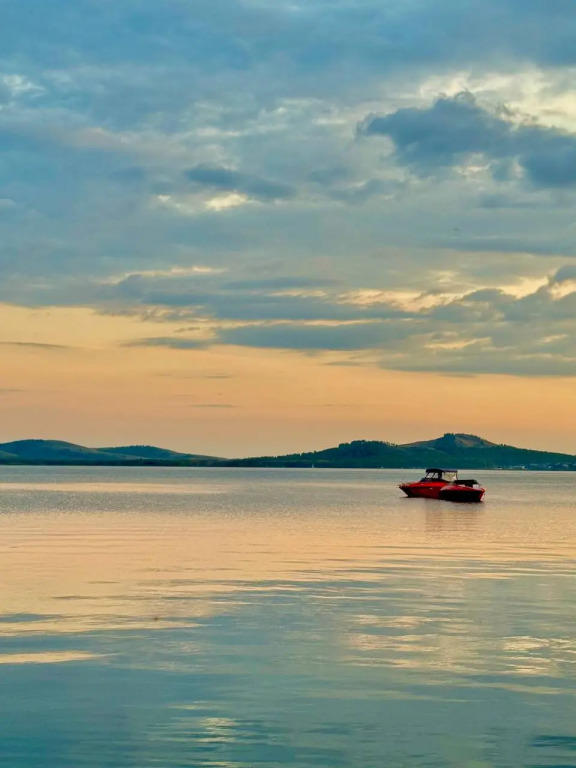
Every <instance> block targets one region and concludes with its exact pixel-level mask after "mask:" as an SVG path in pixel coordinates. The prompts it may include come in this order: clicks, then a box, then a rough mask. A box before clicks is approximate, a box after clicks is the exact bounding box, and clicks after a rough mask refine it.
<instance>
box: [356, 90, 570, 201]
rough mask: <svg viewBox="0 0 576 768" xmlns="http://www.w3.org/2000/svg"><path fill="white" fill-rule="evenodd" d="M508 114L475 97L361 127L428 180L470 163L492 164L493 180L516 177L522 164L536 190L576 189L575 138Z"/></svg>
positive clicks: (440, 102)
mask: <svg viewBox="0 0 576 768" xmlns="http://www.w3.org/2000/svg"><path fill="white" fill-rule="evenodd" d="M512 118H513V115H511V114H510V113H508V112H505V111H504V112H503V111H502V110H500V111H499V112H494V113H493V112H490V111H488V110H487V109H485V108H484V107H482V106H480V105H479V104H478V102H477V100H476V98H475V97H474V96H473V95H472V94H470V93H460V94H458V95H457V96H455V97H453V98H447V97H442V98H439V99H437V100H436V101H435V102H434V103H433V104H432V106H430V107H423V108H415V107H407V108H403V109H398V110H396V111H395V112H393V113H391V114H389V115H385V116H378V115H368V116H367V117H366V118H365V119H364V120H363V121H362V122H361V123H360V124H359V126H358V133H359V135H361V136H366V137H372V136H386V137H388V138H389V139H391V141H392V142H393V144H394V149H395V156H396V159H397V161H398V162H399V163H400V164H401V165H405V166H406V167H408V168H410V169H411V170H412V171H414V172H416V173H418V174H421V175H424V176H428V175H433V174H434V173H436V172H438V170H440V169H442V168H452V167H456V166H459V165H466V164H467V163H468V162H478V160H475V158H476V157H478V156H479V157H480V158H481V160H480V162H482V161H484V162H486V163H488V164H490V170H491V173H492V175H493V176H494V178H496V179H506V178H511V177H513V175H514V164H517V165H518V166H519V168H520V169H521V172H522V173H523V174H524V176H525V177H526V179H528V180H529V181H530V182H531V183H532V184H533V185H534V186H537V187H567V186H572V185H575V184H576V134H567V133H564V132H562V131H560V130H558V129H554V128H548V127H543V126H540V125H534V124H529V123H527V122H523V123H520V124H517V123H516V122H514V121H513V119H512Z"/></svg>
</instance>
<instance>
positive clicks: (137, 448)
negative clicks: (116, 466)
mask: <svg viewBox="0 0 576 768" xmlns="http://www.w3.org/2000/svg"><path fill="white" fill-rule="evenodd" d="M98 450H99V451H104V452H105V453H113V454H115V455H117V456H118V455H119V456H122V457H126V456H133V457H136V458H139V459H160V460H162V461H182V460H187V459H214V458H215V457H214V456H201V455H198V454H195V453H178V451H170V450H168V449H167V448H156V446H154V445H124V446H121V447H119V448H98Z"/></svg>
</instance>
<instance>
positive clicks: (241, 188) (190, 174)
mask: <svg viewBox="0 0 576 768" xmlns="http://www.w3.org/2000/svg"><path fill="white" fill-rule="evenodd" d="M184 175H185V176H186V178H187V179H188V181H191V182H193V183H194V184H197V185H198V186H200V187H207V188H209V189H212V190H215V191H216V190H219V191H223V192H238V193H242V194H245V195H248V196H249V197H252V198H255V199H256V200H262V201H274V200H287V199H289V198H291V197H293V196H294V194H295V193H294V190H293V189H291V188H290V187H289V186H288V185H286V184H279V183H277V182H274V181H268V180H267V179H260V178H258V177H257V176H251V175H250V174H246V173H240V172H239V171H233V170H230V169H229V168H222V167H220V166H217V165H196V166H194V168H189V169H188V170H187V171H185V173H184Z"/></svg>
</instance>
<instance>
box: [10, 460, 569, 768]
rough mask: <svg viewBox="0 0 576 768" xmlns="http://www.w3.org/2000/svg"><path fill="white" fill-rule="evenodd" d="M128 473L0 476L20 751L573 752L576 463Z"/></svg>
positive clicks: (68, 754)
mask: <svg viewBox="0 0 576 768" xmlns="http://www.w3.org/2000/svg"><path fill="white" fill-rule="evenodd" d="M124 471H125V472H126V475H125V476H123V475H122V472H121V471H119V470H110V471H109V473H108V474H107V471H104V470H78V471H76V472H74V471H72V470H69V469H67V470H62V477H61V480H62V482H61V483H60V484H59V477H60V475H59V473H60V470H58V469H53V470H51V474H50V477H49V478H48V477H46V476H43V477H37V476H36V474H35V473H36V470H35V469H34V468H30V469H26V470H23V469H18V470H10V471H8V470H4V479H5V480H6V482H5V483H4V486H3V487H2V494H3V495H2V498H3V513H2V514H0V663H2V670H3V676H4V679H5V688H3V689H0V690H2V693H0V715H1V716H2V717H3V718H4V719H5V721H7V720H6V719H9V722H10V724H11V736H10V738H9V739H8V740H7V741H5V742H4V744H3V746H0V755H2V752H3V753H4V758H5V761H6V764H7V765H10V766H11V768H12V766H17V767H21V768H32V766H34V768H37V767H39V768H44V767H45V766H46V767H48V766H49V767H50V768H60V766H62V765H74V766H88V767H90V768H96V766H98V767H99V768H100V766H115V767H118V768H120V766H132V765H133V766H138V768H146V767H147V766H158V765H161V766H163V768H176V766H178V767H179V768H180V766H184V765H187V766H188V765H194V766H212V767H213V766H235V768H238V766H246V767H248V766H250V767H251V766H254V765H258V766H264V768H267V767H268V766H278V765H279V764H284V765H286V766H294V767H296V766H297V767H298V768H307V766H339V765H342V766H358V768H371V767H372V766H374V768H376V766H377V767H378V768H381V766H382V765H383V760H384V764H386V765H392V766H432V765H439V766H440V765H442V766H462V765H467V766H476V767H478V766H510V767H511V768H512V767H514V768H516V766H523V765H526V766H535V765H548V766H551V765H552V766H553V765H556V766H558V765H563V766H568V765H570V764H571V762H572V764H574V763H575V761H574V750H573V747H572V745H573V740H574V739H575V738H576V729H575V727H574V723H576V711H575V704H574V702H575V701H576V699H575V697H574V693H575V690H574V689H575V680H576V667H575V664H576V641H575V640H574V637H575V634H576V633H575V632H574V627H575V619H576V600H575V598H576V586H575V582H574V578H573V572H574V564H575V563H574V553H575V552H576V546H575V545H576V522H575V516H574V515H573V513H572V508H571V504H570V503H569V498H570V496H569V495H570V494H571V480H572V478H571V477H570V476H559V475H555V476H554V478H553V480H554V492H553V494H552V496H550V494H548V493H547V486H546V483H547V482H548V480H547V477H546V476H545V475H544V476H539V478H536V480H535V479H534V478H533V477H531V476H530V477H529V482H528V486H529V488H530V489H531V493H528V492H527V486H526V482H525V478H526V475H522V477H521V481H522V482H521V483H520V481H519V478H518V476H510V475H506V474H503V475H494V476H493V478H491V479H490V480H491V481H490V482H488V480H486V478H483V479H485V481H486V483H487V485H489V490H490V492H491V500H490V502H489V503H488V502H487V503H486V504H483V505H479V506H474V507H473V508H471V507H469V506H467V505H450V504H447V503H443V502H430V501H425V500H406V499H404V498H403V497H400V496H399V495H398V494H397V489H396V488H395V486H394V480H395V477H394V475H393V473H386V472H382V473H379V472H373V473H370V472H365V473H362V472H343V473H339V472H312V473H310V472H288V473H282V472H262V473H258V472H245V473H243V472H240V471H230V472H226V471H222V473H220V474H219V473H217V472H214V471H209V470H207V471H194V472H188V473H183V472H182V471H179V472H175V473H170V472H168V471H166V470H156V469H150V470H145V471H144V472H142V471H140V472H138V471H136V470H124ZM10 472H12V473H13V474H12V475H11V474H10ZM42 472H46V470H42ZM1 477H2V476H1V475H0V478H1ZM514 483H516V485H514ZM562 483H564V494H563V495H562V494H559V492H558V487H559V486H562ZM48 486H49V487H48ZM554 494H555V495H554ZM542 498H546V499H547V502H546V506H545V507H543V506H542V502H541V499H542ZM55 702H56V703H57V704H56V705H55ZM31 723H32V725H31Z"/></svg>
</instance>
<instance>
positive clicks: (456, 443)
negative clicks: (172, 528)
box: [227, 433, 576, 470]
mask: <svg viewBox="0 0 576 768" xmlns="http://www.w3.org/2000/svg"><path fill="white" fill-rule="evenodd" d="M227 465H228V466H241V467H242V466H249V467H311V466H314V467H318V468H320V467H335V468H336V467H341V468H346V467H350V468H359V469H360V468H366V469H370V468H378V467H381V468H398V469H403V468H405V469H408V468H412V467H413V468H426V467H434V466H436V467H446V468H455V469H506V468H532V469H574V470H576V456H571V455H569V454H565V453H551V452H548V451H532V450H529V449H526V448H515V447H513V446H511V445H498V444H497V443H492V442H490V441H489V440H485V439H484V438H481V437H477V436H476V435H468V434H462V433H456V434H454V433H446V434H445V435H443V436H442V437H439V438H436V439H434V440H424V441H421V442H417V443H406V444H403V445H395V444H393V443H386V442H381V441H378V440H354V441H353V442H351V443H341V444H340V445H339V446H338V447H336V448H327V449H326V450H323V451H312V452H308V453H295V454H290V455H287V456H272V457H271V456H263V457H260V458H252V459H239V460H237V461H234V462H227Z"/></svg>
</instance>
